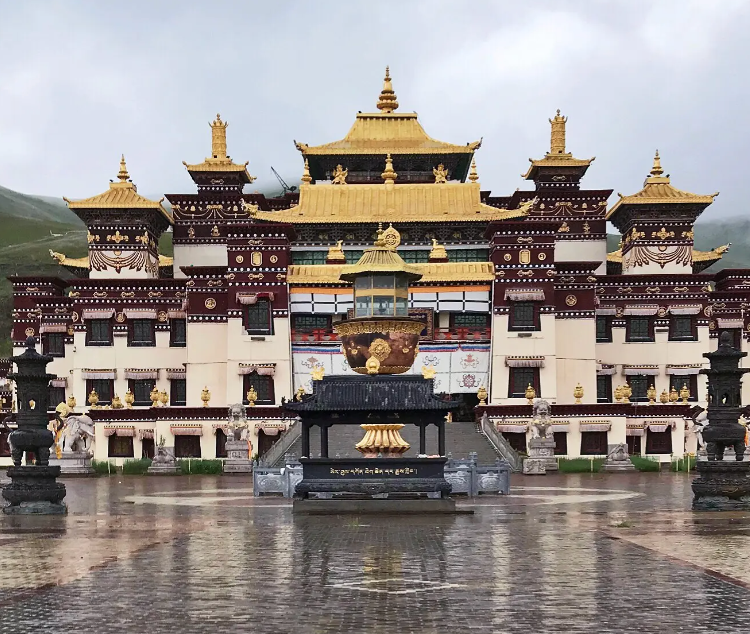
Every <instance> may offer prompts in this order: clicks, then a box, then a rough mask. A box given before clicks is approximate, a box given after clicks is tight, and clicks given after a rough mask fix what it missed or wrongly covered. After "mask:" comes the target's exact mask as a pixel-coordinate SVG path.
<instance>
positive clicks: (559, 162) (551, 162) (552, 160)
mask: <svg viewBox="0 0 750 634" xmlns="http://www.w3.org/2000/svg"><path fill="white" fill-rule="evenodd" d="M595 160H596V157H595V156H592V157H591V158H590V159H577V158H573V157H572V156H571V157H570V158H563V157H554V156H549V155H548V156H545V157H544V158H543V159H537V160H534V159H529V161H530V162H531V165H529V169H528V170H526V173H525V174H521V178H524V179H526V180H529V179H531V178H533V177H534V174H535V173H536V172H537V170H539V169H540V168H555V167H584V168H588V167H589V166H590V165H591V163H593V162H594V161H595Z"/></svg>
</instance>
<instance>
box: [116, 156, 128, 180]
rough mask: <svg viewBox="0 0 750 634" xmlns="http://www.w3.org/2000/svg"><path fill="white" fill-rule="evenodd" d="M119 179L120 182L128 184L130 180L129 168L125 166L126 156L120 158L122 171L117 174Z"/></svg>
mask: <svg viewBox="0 0 750 634" xmlns="http://www.w3.org/2000/svg"><path fill="white" fill-rule="evenodd" d="M117 178H119V179H120V182H122V183H127V182H128V180H129V179H130V174H128V166H127V165H125V155H124V154H123V155H122V156H121V157H120V171H119V172H117Z"/></svg>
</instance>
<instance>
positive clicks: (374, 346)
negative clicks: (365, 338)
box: [369, 338, 391, 361]
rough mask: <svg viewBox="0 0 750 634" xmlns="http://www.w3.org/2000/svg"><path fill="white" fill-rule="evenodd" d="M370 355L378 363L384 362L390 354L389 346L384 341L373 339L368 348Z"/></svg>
mask: <svg viewBox="0 0 750 634" xmlns="http://www.w3.org/2000/svg"><path fill="white" fill-rule="evenodd" d="M369 352H370V355H371V356H373V357H375V358H376V359H377V360H378V361H384V360H385V359H387V358H388V356H389V355H390V354H391V346H390V345H388V342H387V341H386V340H385V339H380V338H378V339H375V340H374V341H373V342H372V343H371V344H370V348H369Z"/></svg>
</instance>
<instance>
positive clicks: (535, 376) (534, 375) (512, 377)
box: [508, 368, 542, 398]
mask: <svg viewBox="0 0 750 634" xmlns="http://www.w3.org/2000/svg"><path fill="white" fill-rule="evenodd" d="M539 374H540V373H539V368H508V398H526V388H528V387H529V384H531V387H533V388H534V390H535V391H536V396H537V398H541V396H542V390H541V386H540V382H539ZM521 377H523V378H521ZM521 383H523V389H521V390H520V391H516V389H515V388H518V387H519V386H520V385H521Z"/></svg>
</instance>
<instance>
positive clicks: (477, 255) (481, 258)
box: [448, 249, 490, 262]
mask: <svg viewBox="0 0 750 634" xmlns="http://www.w3.org/2000/svg"><path fill="white" fill-rule="evenodd" d="M448 259H449V260H450V261H451V262H488V261H489V259H490V251H489V249H450V250H449V251H448Z"/></svg>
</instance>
